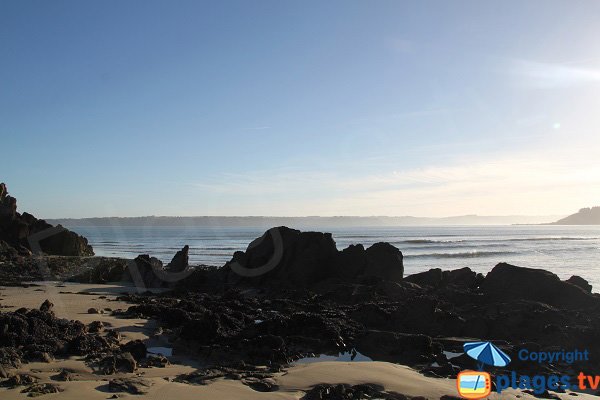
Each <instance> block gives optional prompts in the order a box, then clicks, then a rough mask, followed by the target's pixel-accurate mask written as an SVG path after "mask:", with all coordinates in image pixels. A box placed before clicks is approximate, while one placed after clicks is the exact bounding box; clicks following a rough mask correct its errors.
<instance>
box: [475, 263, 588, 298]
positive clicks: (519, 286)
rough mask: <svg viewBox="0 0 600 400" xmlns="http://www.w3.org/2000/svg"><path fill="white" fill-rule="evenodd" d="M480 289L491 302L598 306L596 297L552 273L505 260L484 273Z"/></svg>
mask: <svg viewBox="0 0 600 400" xmlns="http://www.w3.org/2000/svg"><path fill="white" fill-rule="evenodd" d="M483 292H484V294H485V296H486V297H487V298H488V299H489V300H493V301H511V300H515V299H520V300H531V301H538V302H542V303H545V304H549V305H552V306H556V307H564V308H587V307H592V306H598V305H600V299H599V298H597V297H596V296H594V295H591V294H590V293H589V292H587V291H586V290H584V289H582V288H581V287H580V286H577V285H574V284H572V283H570V282H563V281H561V280H560V278H559V277H558V276H556V275H555V274H553V273H552V272H549V271H545V270H542V269H535V268H523V267H517V266H515V265H510V264H506V263H500V264H498V265H496V266H495V267H494V268H493V269H492V270H491V271H490V272H489V273H488V274H487V276H486V277H485V281H484V283H483Z"/></svg>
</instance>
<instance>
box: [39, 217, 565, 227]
mask: <svg viewBox="0 0 600 400" xmlns="http://www.w3.org/2000/svg"><path fill="white" fill-rule="evenodd" d="M559 218H562V216H556V215H550V216H524V215H512V216H480V215H462V216H453V217H441V218H431V217H411V216H402V217H388V216H369V217H357V216H335V217H318V216H308V217H270V216H246V217H235V216H234V217H224V216H197V217H175V216H146V217H98V218H59V219H47V221H48V222H49V223H51V224H55V225H56V224H61V225H64V226H67V227H69V226H132V227H134V226H149V225H154V226H219V227H272V226H282V225H286V226H306V227H311V228H318V227H329V228H334V227H361V226H382V227H385V226H427V225H443V226H448V225H513V224H548V223H551V222H553V221H556V220H557V219H559Z"/></svg>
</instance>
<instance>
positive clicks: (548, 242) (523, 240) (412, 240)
mask: <svg viewBox="0 0 600 400" xmlns="http://www.w3.org/2000/svg"><path fill="white" fill-rule="evenodd" d="M68 228H69V229H72V230H74V231H76V232H78V233H79V234H82V235H84V236H85V237H87V238H88V240H89V241H90V243H91V244H92V246H93V247H94V250H95V252H96V254H97V255H102V256H118V257H126V258H134V257H135V256H137V255H138V254H150V255H152V256H154V257H157V258H159V259H161V260H162V261H163V262H169V261H170V260H171V258H172V257H173V255H174V254H175V252H176V251H178V250H180V249H181V248H182V247H183V246H184V245H186V244H187V245H189V246H190V261H191V263H192V264H206V265H217V266H221V265H223V264H224V263H225V262H227V261H228V260H230V259H231V256H232V254H233V253H234V252H235V251H237V250H245V249H246V247H247V246H248V244H249V243H250V242H251V241H252V240H253V239H255V238H257V237H259V236H260V235H262V234H263V233H264V231H265V228H262V227H261V228H248V227H241V228H231V227H227V228H219V227H190V226H186V227H172V226H171V227H162V226H146V227H123V226H113V227H92V226H85V227H83V226H69V227H68ZM302 229H303V230H309V229H308V228H306V227H302ZM314 230H318V231H325V232H331V233H332V234H333V238H334V240H335V241H336V244H337V247H338V248H339V249H343V248H345V247H347V246H348V245H350V244H357V243H362V244H364V245H365V246H369V245H371V244H373V243H376V242H381V241H385V242H390V243H391V244H393V245H394V246H396V247H398V248H399V249H400V250H401V251H402V253H403V254H404V267H405V274H411V273H415V272H420V271H424V270H427V269H430V268H435V267H439V268H442V269H454V268H461V267H465V266H467V267H470V268H471V269H473V270H475V271H478V272H482V273H486V272H488V271H489V270H490V269H491V268H493V266H494V265H496V264H497V263H499V262H502V261H504V262H508V263H511V264H515V265H520V266H523V267H532V268H543V269H547V270H550V271H552V272H554V273H556V274H557V275H558V276H560V277H561V278H563V279H566V278H568V277H569V276H571V275H581V276H582V277H584V278H586V279H587V280H588V281H589V282H590V283H591V284H592V285H594V288H595V290H594V291H596V290H599V291H600V226H546V225H544V226H530V225H515V226H427V227H426V226H418V227H415V226H410V227H409V226H403V227H356V228H331V229H326V228H318V229H314Z"/></svg>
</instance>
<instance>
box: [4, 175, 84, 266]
mask: <svg viewBox="0 0 600 400" xmlns="http://www.w3.org/2000/svg"><path fill="white" fill-rule="evenodd" d="M0 240H2V241H4V242H6V243H7V244H8V245H10V246H11V247H13V248H14V249H15V250H16V251H17V253H23V249H29V250H32V251H41V252H43V253H45V254H49V255H59V256H93V255H94V251H93V249H92V246H90V245H89V244H88V241H87V239H86V238H84V237H83V236H80V235H78V234H76V233H74V232H71V231H69V230H67V229H65V228H63V227H62V226H60V225H58V226H57V227H53V226H52V225H50V224H48V223H47V222H46V221H44V220H41V219H37V218H36V217H34V216H33V215H31V214H29V213H26V212H25V213H23V214H19V213H18V212H17V200H16V199H15V198H14V197H12V196H9V195H8V190H7V188H6V185H5V184H4V183H0ZM3 252H4V253H6V251H4V250H3Z"/></svg>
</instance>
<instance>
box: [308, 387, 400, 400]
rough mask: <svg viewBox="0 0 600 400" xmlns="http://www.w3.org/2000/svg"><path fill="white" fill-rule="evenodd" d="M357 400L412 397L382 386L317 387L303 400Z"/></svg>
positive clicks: (386, 399) (387, 399) (388, 399)
mask: <svg viewBox="0 0 600 400" xmlns="http://www.w3.org/2000/svg"><path fill="white" fill-rule="evenodd" d="M355 399H380V400H410V397H408V396H405V395H403V394H400V393H395V392H387V391H385V390H384V388H383V387H382V386H380V385H374V384H362V385H354V386H350V385H344V384H338V385H317V386H315V387H313V388H312V389H311V390H310V391H309V392H308V393H306V395H305V396H304V397H302V399H301V400H355Z"/></svg>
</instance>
